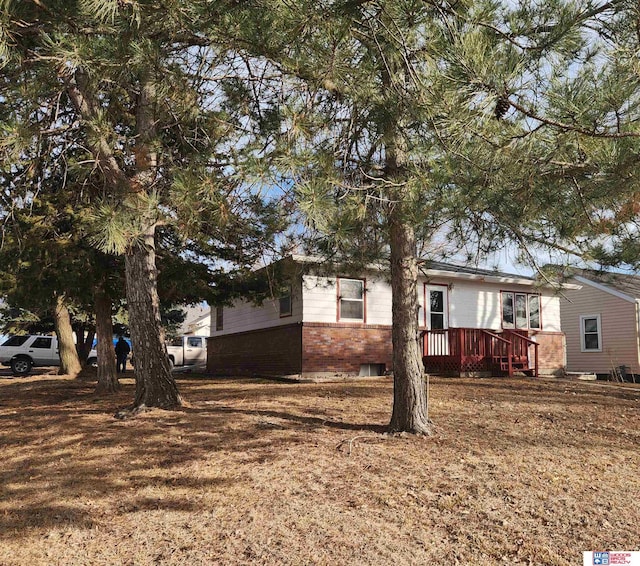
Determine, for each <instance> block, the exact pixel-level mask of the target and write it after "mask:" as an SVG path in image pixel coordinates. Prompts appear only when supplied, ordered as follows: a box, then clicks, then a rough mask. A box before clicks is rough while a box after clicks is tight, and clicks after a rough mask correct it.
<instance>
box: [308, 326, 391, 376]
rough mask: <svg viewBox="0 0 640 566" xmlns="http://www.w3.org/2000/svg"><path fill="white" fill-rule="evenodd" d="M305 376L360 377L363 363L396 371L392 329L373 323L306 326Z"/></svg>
mask: <svg viewBox="0 0 640 566" xmlns="http://www.w3.org/2000/svg"><path fill="white" fill-rule="evenodd" d="M302 344H303V352H302V372H303V373H325V372H332V373H350V374H354V373H355V374H357V373H359V371H360V367H361V366H362V365H363V364H380V365H383V366H384V370H385V371H390V370H391V369H392V354H393V351H392V347H391V327H389V326H381V325H373V324H366V325H363V324H360V325H356V324H336V323H313V322H311V323H305V324H303V326H302Z"/></svg>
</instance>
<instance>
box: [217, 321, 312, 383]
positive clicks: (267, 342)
mask: <svg viewBox="0 0 640 566" xmlns="http://www.w3.org/2000/svg"><path fill="white" fill-rule="evenodd" d="M301 352H302V338H301V325H300V324H291V325H287V326H277V327H275V328H265V329H262V330H254V331H250V332H241V333H238V334H227V335H223V336H214V337H212V338H208V339H207V371H208V372H210V373H213V374H215V375H291V374H299V373H300V371H301V359H302V354H301Z"/></svg>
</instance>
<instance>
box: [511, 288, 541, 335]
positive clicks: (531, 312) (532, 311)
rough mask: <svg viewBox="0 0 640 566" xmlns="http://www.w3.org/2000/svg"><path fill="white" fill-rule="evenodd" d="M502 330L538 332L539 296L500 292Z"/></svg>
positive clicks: (539, 325) (539, 327) (539, 326)
mask: <svg viewBox="0 0 640 566" xmlns="http://www.w3.org/2000/svg"><path fill="white" fill-rule="evenodd" d="M501 297H502V328H516V329H518V330H527V329H532V330H540V329H541V324H540V295H533V294H528V293H512V292H509V291H502V293H501Z"/></svg>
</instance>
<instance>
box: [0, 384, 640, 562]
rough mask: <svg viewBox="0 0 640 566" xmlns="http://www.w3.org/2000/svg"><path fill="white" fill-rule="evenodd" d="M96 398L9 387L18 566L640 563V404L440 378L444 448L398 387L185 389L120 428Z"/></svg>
mask: <svg viewBox="0 0 640 566" xmlns="http://www.w3.org/2000/svg"><path fill="white" fill-rule="evenodd" d="M124 383H125V387H124V391H123V393H122V394H120V395H119V396H117V398H113V397H110V398H107V397H101V398H98V397H96V396H94V395H93V392H92V390H93V385H92V384H91V383H87V382H82V381H77V380H70V379H65V378H60V377H57V376H34V377H30V378H27V379H22V380H18V379H8V378H4V379H0V422H1V428H0V439H1V442H2V444H1V446H2V452H1V453H2V463H1V464H0V479H1V481H0V489H1V491H0V564H3V565H11V564H29V565H32V564H46V565H49V564H58V565H64V564H74V565H75V564H87V565H89V564H90V565H97V564H105V565H106V564H108V565H120V564H136V565H145V564H190V565H195V564H278V565H279V564H327V565H329V564H331V565H342V564H358V565H360V564H381V565H387V564H394V565H401V564H407V565H408V564H436V565H439V564H465V565H466V564H469V565H474V566H481V565H485V564H486V565H494V564H509V565H512V564H535V565H554V564H558V565H565V564H567V565H568V564H578V563H581V556H582V555H581V552H582V551H583V550H598V549H626V550H638V549H640V547H639V544H640V539H639V536H638V532H639V525H640V506H639V505H638V499H639V494H640V466H639V463H640V462H639V452H638V447H639V446H638V445H639V441H640V433H639V431H640V427H639V423H640V390H638V389H636V388H632V387H624V386H622V385H618V386H602V385H600V384H585V383H578V382H563V381H551V380H548V381H534V380H525V379H522V380H500V379H483V380H479V379H476V380H473V379H449V380H445V379H434V380H432V387H431V396H432V403H431V417H432V419H433V421H434V423H435V425H436V434H435V436H434V437H432V438H413V437H393V436H387V435H385V434H384V429H383V425H385V424H386V423H387V422H388V420H389V417H390V411H391V402H392V385H391V383H390V381H389V380H387V379H384V378H383V379H380V378H374V379H372V380H371V381H360V382H354V383H348V384H345V383H342V384H287V383H275V382H266V381H255V380H220V379H216V380H209V379H202V378H198V376H191V377H186V378H180V379H179V386H180V389H181V392H182V393H183V395H184V396H185V397H186V398H187V399H188V401H189V406H188V407H186V408H185V409H184V410H182V411H177V412H163V411H151V412H148V413H146V414H144V415H142V416H140V417H138V418H136V419H134V420H131V421H125V422H122V421H117V420H114V419H113V418H112V414H113V412H114V410H115V409H116V408H117V407H119V406H123V405H126V404H127V403H128V402H129V401H130V399H131V398H132V389H133V383H132V381H131V380H130V379H127V380H124Z"/></svg>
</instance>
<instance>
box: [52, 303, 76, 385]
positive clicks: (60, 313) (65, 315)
mask: <svg viewBox="0 0 640 566" xmlns="http://www.w3.org/2000/svg"><path fill="white" fill-rule="evenodd" d="M54 318H55V326H56V335H57V336H58V349H59V352H60V370H59V371H58V373H59V374H60V375H72V376H74V377H76V376H77V375H78V374H79V373H80V370H81V369H82V366H81V365H80V358H78V352H77V351H76V345H75V344H74V342H73V328H72V327H71V316H70V315H69V310H68V309H67V306H66V305H65V299H64V296H63V295H60V296H58V297H57V298H56V307H55V313H54Z"/></svg>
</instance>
